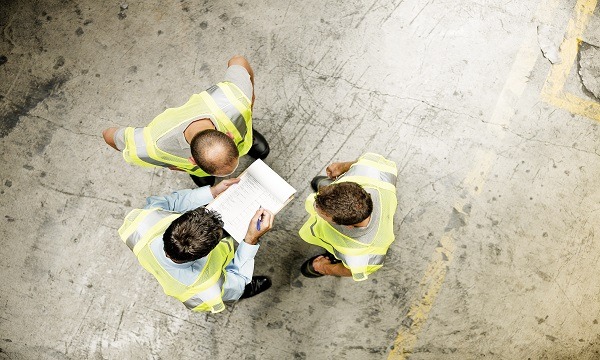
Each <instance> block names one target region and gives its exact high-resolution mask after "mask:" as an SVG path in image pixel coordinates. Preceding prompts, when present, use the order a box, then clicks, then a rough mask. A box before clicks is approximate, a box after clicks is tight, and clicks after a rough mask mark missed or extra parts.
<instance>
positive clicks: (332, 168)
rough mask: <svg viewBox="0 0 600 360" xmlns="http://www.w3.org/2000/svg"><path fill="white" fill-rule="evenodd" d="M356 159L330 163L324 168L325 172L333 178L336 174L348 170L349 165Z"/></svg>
mask: <svg viewBox="0 0 600 360" xmlns="http://www.w3.org/2000/svg"><path fill="white" fill-rule="evenodd" d="M355 162H356V161H347V162H336V163H332V164H331V165H329V166H328V167H327V169H325V171H326V172H327V176H328V177H329V178H330V179H335V178H337V177H338V176H340V175H342V174H343V173H345V172H346V171H348V170H350V166H352V164H354V163H355Z"/></svg>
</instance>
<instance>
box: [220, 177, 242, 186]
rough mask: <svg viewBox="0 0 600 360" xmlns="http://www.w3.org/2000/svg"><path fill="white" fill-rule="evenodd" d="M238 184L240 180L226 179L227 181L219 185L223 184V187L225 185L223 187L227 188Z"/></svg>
mask: <svg viewBox="0 0 600 360" xmlns="http://www.w3.org/2000/svg"><path fill="white" fill-rule="evenodd" d="M239 182H240V178H233V179H227V180H223V181H221V183H223V185H225V187H229V186H231V185H233V184H237V183H239Z"/></svg>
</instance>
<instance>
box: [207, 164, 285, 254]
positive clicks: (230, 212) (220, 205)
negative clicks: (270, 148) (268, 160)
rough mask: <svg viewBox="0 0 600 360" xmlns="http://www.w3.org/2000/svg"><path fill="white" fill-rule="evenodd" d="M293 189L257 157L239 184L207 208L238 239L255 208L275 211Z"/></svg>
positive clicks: (240, 238) (240, 237)
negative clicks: (213, 212) (215, 212)
mask: <svg viewBox="0 0 600 360" xmlns="http://www.w3.org/2000/svg"><path fill="white" fill-rule="evenodd" d="M255 164H258V165H255ZM255 175H256V176H255ZM257 177H258V179H257ZM279 180H280V181H279ZM295 192H296V190H295V189H294V188H293V187H291V186H290V185H289V184H288V183H287V182H285V180H283V179H282V178H281V177H280V176H279V175H277V173H275V172H274V171H273V170H272V169H271V168H269V167H268V166H267V165H266V164H265V163H263V162H262V161H261V160H256V161H255V162H254V163H253V164H252V165H251V166H250V167H249V168H248V169H247V170H246V171H245V172H244V173H243V174H242V175H241V176H240V182H239V183H237V184H235V185H232V186H231V187H230V188H229V189H227V191H224V192H223V193H222V194H221V195H219V196H218V197H217V198H216V199H215V200H213V201H212V202H211V203H210V204H209V205H208V206H207V208H209V209H213V210H215V211H217V212H218V213H219V214H221V218H222V219H223V222H224V224H225V226H224V228H225V230H226V231H227V232H228V233H229V234H230V235H231V236H232V237H233V238H234V239H235V240H236V241H237V242H241V241H243V240H244V236H246V232H247V231H248V226H249V225H250V221H251V220H252V217H253V216H254V214H255V213H256V210H258V209H259V208H260V207H263V208H265V209H267V210H269V211H271V212H272V213H274V214H276V213H277V212H279V210H281V209H282V208H283V206H285V203H286V201H287V200H288V199H289V198H290V197H291V196H292V195H293V194H294V193H295ZM274 193H277V195H275V194H274ZM286 195H287V196H286Z"/></svg>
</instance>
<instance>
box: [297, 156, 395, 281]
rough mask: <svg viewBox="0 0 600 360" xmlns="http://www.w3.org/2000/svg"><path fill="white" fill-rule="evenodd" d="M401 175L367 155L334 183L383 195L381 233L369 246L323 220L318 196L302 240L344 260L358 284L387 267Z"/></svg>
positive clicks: (309, 205) (387, 163) (310, 199)
mask: <svg viewBox="0 0 600 360" xmlns="http://www.w3.org/2000/svg"><path fill="white" fill-rule="evenodd" d="M397 175H398V171H397V169H396V164H395V163H394V162H393V161H389V160H386V159H385V158H384V157H383V156H381V155H377V154H373V153H366V154H364V155H363V156H361V157H360V158H359V159H358V161H357V162H356V163H355V164H353V165H352V166H351V167H350V170H348V172H347V173H346V174H345V175H344V176H342V177H340V178H339V179H338V180H336V181H334V183H340V182H355V183H357V184H359V185H361V186H362V187H363V188H366V189H374V190H376V191H377V193H378V194H379V199H380V206H381V209H380V212H381V218H380V221H379V223H378V224H374V225H375V226H377V233H376V234H375V237H374V238H373V240H372V241H371V242H370V243H369V244H365V243H362V242H360V241H357V240H355V239H352V238H351V237H348V236H346V235H344V234H342V233H340V232H339V231H337V230H336V229H335V228H334V227H333V226H331V224H329V223H328V222H327V221H325V220H324V219H323V218H321V217H320V216H319V215H318V214H317V212H316V210H315V207H314V203H315V194H310V195H309V196H308V198H307V199H306V203H305V207H306V211H307V212H308V214H309V215H310V218H309V219H308V220H307V221H306V223H305V224H304V226H302V228H301V229H300V232H299V234H300V237H301V238H302V239H303V240H304V241H306V242H308V243H310V244H314V245H317V246H320V247H322V248H324V249H326V250H327V251H329V252H330V253H332V254H333V255H334V256H335V257H336V258H337V259H339V260H341V261H342V263H343V264H344V266H346V267H347V268H348V269H350V271H351V272H352V278H353V279H354V280H355V281H362V280H366V279H367V278H368V275H369V274H371V273H373V272H375V271H377V270H378V269H380V268H381V266H382V265H383V261H384V258H385V254H386V253H387V250H388V248H389V247H390V245H391V244H392V242H394V214H395V213H396V207H397V200H396V186H395V184H396V177H397Z"/></svg>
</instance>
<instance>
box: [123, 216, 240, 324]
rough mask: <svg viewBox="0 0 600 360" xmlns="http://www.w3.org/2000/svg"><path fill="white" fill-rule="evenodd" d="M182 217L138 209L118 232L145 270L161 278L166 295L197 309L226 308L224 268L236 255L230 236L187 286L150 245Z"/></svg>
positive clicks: (219, 245) (215, 311)
mask: <svg viewBox="0 0 600 360" xmlns="http://www.w3.org/2000/svg"><path fill="white" fill-rule="evenodd" d="M180 216H181V214H180V213H173V212H170V211H166V210H162V209H149V210H142V209H135V210H132V211H131V212H130V213H129V214H128V215H127V217H126V218H125V221H124V222H123V225H122V226H121V227H120V228H119V235H120V237H121V239H122V240H123V241H124V242H125V244H127V246H128V247H129V248H130V249H131V250H132V251H133V253H134V254H135V255H136V256H137V258H138V261H139V262H140V264H141V265H142V266H143V267H144V269H146V270H147V271H148V272H149V273H151V274H152V275H154V277H155V278H156V280H158V282H159V283H160V285H161V286H162V288H163V290H164V292H165V294H167V295H169V296H172V297H174V298H176V299H177V300H179V301H181V302H183V304H184V305H185V306H186V307H187V308H188V309H190V310H192V311H195V312H200V311H211V312H213V313H218V312H221V311H223V310H224V309H225V304H223V300H222V296H223V284H224V283H225V280H226V272H225V267H226V266H227V265H228V264H229V262H231V260H232V259H233V255H234V250H233V240H232V238H231V237H228V238H226V239H223V240H221V242H220V243H219V244H218V245H217V247H215V248H214V249H213V250H212V251H211V252H210V253H209V254H208V259H207V261H206V264H205V265H204V268H203V269H202V271H200V273H199V274H200V275H199V276H198V278H197V279H196V280H195V281H194V282H193V283H192V284H191V285H184V284H182V283H180V282H179V281H177V280H176V279H175V278H173V277H172V276H171V275H170V274H169V273H168V272H167V271H166V270H165V269H164V268H163V267H162V266H161V265H160V263H159V262H158V260H157V259H156V257H155V256H154V254H153V253H152V250H151V248H150V244H151V243H152V242H153V241H154V240H156V239H157V238H159V237H161V236H162V234H164V232H165V230H167V228H168V227H169V225H170V224H171V223H172V222H173V221H174V220H175V219H177V218H178V217H180Z"/></svg>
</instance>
